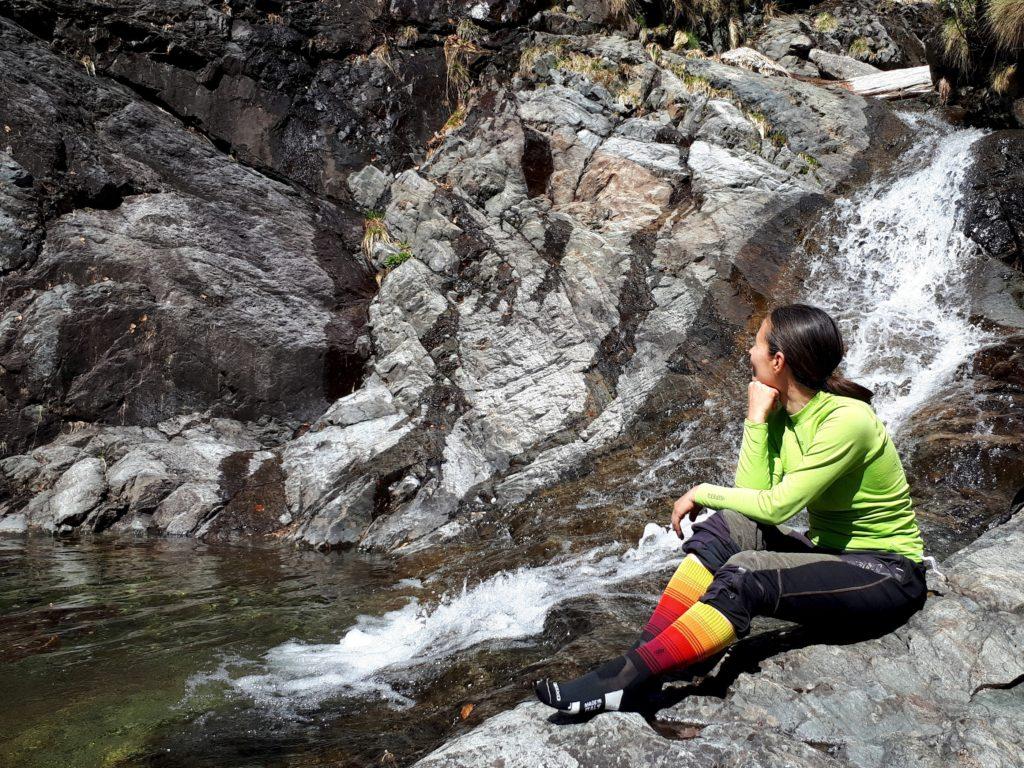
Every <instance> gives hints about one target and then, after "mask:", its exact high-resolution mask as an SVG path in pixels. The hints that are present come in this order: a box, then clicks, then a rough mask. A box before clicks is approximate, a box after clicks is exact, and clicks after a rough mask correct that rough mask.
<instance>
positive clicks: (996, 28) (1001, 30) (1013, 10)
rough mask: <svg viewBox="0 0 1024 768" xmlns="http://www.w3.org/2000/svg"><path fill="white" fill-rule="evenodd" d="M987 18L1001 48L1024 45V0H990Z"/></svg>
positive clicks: (1013, 47)
mask: <svg viewBox="0 0 1024 768" xmlns="http://www.w3.org/2000/svg"><path fill="white" fill-rule="evenodd" d="M985 19H986V21H987V22H988V26H989V29H991V30H992V36H993V37H994V38H995V39H996V43H998V45H999V47H1000V48H1002V49H1004V50H1007V51H1013V50H1017V49H1019V48H1022V47H1024V0H988V5H987V6H986V8H985Z"/></svg>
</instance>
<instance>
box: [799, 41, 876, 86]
mask: <svg viewBox="0 0 1024 768" xmlns="http://www.w3.org/2000/svg"><path fill="white" fill-rule="evenodd" d="M807 58H809V59H810V60H811V61H813V62H814V63H815V65H817V67H818V71H819V72H821V74H823V75H825V76H826V77H834V78H835V79H836V80H849V79H850V78H851V77H862V76H864V75H874V74H877V73H878V72H881V70H880V69H878V67H873V66H871V65H870V64H865V63H864V62H863V61H858V60H857V59H854V58H852V57H850V56H843V55H841V54H838V53H829V52H828V51H823V50H821V49H820V48H812V49H811V52H810V53H809V54H808V56H807Z"/></svg>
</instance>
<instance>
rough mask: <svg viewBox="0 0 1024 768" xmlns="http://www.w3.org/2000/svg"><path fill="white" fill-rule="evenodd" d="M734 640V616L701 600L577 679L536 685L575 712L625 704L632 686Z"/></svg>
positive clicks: (547, 698)
mask: <svg viewBox="0 0 1024 768" xmlns="http://www.w3.org/2000/svg"><path fill="white" fill-rule="evenodd" d="M734 640H736V633H735V631H734V630H733V626H732V624H731V623H730V622H729V619H727V618H726V617H725V616H724V615H722V614H721V613H719V612H718V610H717V609H715V608H712V607H711V606H710V605H708V604H707V603H701V602H697V603H694V604H693V605H692V606H691V607H690V610H688V611H687V612H686V613H684V614H683V615H682V616H680V617H679V618H678V619H676V620H675V621H673V622H672V623H671V624H670V625H669V626H668V627H667V628H666V629H665V631H664V632H662V633H661V634H659V635H658V636H657V637H656V638H654V639H653V640H651V641H650V642H647V643H644V644H643V645H641V646H640V647H639V648H637V649H635V650H632V651H627V652H626V653H625V655H623V656H619V657H618V658H615V659H612V660H611V661H608V662H605V663H604V664H602V665H601V666H600V667H598V668H597V669H595V670H593V671H592V672H588V673H587V674H585V675H583V677H579V678H576V679H575V680H567V681H556V680H551V679H549V678H544V679H542V680H537V681H536V682H535V683H534V686H533V689H534V691H535V692H536V694H537V698H539V699H540V700H541V701H543V702H544V703H545V704H547V705H548V706H551V707H555V708H556V709H561V710H566V711H568V712H571V713H580V712H600V711H602V710H606V709H611V710H615V709H620V708H621V706H622V702H623V696H624V694H625V693H626V690H627V689H630V688H635V687H636V686H639V685H640V684H641V683H643V682H644V681H645V680H647V679H648V678H650V677H651V676H652V675H655V674H658V673H659V672H664V671H666V670H668V669H672V668H674V667H680V666H685V665H687V664H693V663H694V662H696V661H700V660H701V659H706V658H707V657H708V656H711V655H712V654H714V653H717V652H718V651H721V650H724V649H725V648H727V647H728V646H729V645H730V644H731V643H732V642H733V641H734Z"/></svg>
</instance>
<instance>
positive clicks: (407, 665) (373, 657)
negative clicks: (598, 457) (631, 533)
mask: <svg viewBox="0 0 1024 768" xmlns="http://www.w3.org/2000/svg"><path fill="white" fill-rule="evenodd" d="M683 532H684V535H685V537H689V536H690V534H691V533H692V527H691V525H690V524H689V522H688V521H685V520H684V521H683ZM681 547H682V540H681V539H679V538H678V537H677V536H676V535H675V534H674V533H673V532H672V531H671V530H670V529H668V528H664V527H662V526H659V525H657V524H654V523H649V524H648V525H647V527H646V528H645V529H644V534H643V537H642V538H641V539H640V542H639V543H638V544H637V546H636V547H633V548H631V549H629V550H627V551H625V552H619V553H615V552H614V550H615V549H616V548H617V549H620V550H621V545H618V546H617V545H610V546H604V547H598V548H595V549H593V550H590V551H589V552H586V553H584V554H582V555H577V556H573V557H568V558H565V559H563V560H560V561H556V562H552V563H549V564H547V565H543V566H539V567H537V568H520V569H518V570H516V571H508V572H501V573H498V574H495V575H494V576H491V577H490V578H488V579H485V580H483V581H482V582H480V583H479V584H477V585H476V586H474V587H468V586H464V587H463V589H462V591H461V593H459V594H457V595H452V596H448V597H446V598H444V599H442V600H441V601H440V602H439V603H438V604H436V605H433V606H424V605H421V604H419V602H417V601H415V600H412V601H410V602H409V603H408V604H406V605H405V606H404V607H403V608H401V609H400V610H397V611H392V612H390V613H386V614H384V615H383V616H379V617H374V616H361V617H360V618H359V619H358V620H357V622H356V624H355V626H353V627H350V628H349V629H348V630H347V631H346V632H345V633H344V634H343V636H342V637H341V639H340V640H339V641H338V642H337V643H324V644H309V643H303V642H299V641H292V642H287V643H284V644H282V645H279V646H277V647H276V648H272V649H271V650H270V651H268V652H267V654H266V656H265V657H264V667H265V671H264V672H262V673H260V674H255V675H248V676H245V677H239V678H236V679H230V678H229V682H230V684H231V685H232V686H233V687H234V688H236V689H237V690H238V691H240V692H241V693H243V694H245V695H247V696H249V697H251V698H253V699H254V700H255V701H256V702H257V703H258V704H261V705H264V706H267V707H269V708H274V709H279V710H283V711H295V710H297V709H304V708H308V707H312V706H315V705H317V704H318V703H320V702H322V701H325V700H326V699H329V698H331V697H334V696H337V695H339V694H349V695H352V694H356V695H373V696H382V697H384V698H385V699H388V700H390V701H392V702H393V703H395V704H396V705H399V706H402V705H409V704H412V703H413V702H411V701H410V700H408V699H407V698H406V697H404V696H401V695H400V694H398V693H397V692H396V691H394V689H393V688H392V687H391V686H390V685H389V683H388V681H387V678H389V677H390V678H392V679H394V676H395V675H396V674H408V673H409V672H411V671H412V670H411V668H413V667H416V666H420V665H424V664H427V663H429V662H433V661H437V660H440V659H444V658H446V657H448V656H451V655H452V654H454V653H457V652H459V651H463V650H466V649H468V648H471V647H472V646H474V645H477V644H479V643H486V642H492V641H508V640H515V639H518V638H523V637H529V636H530V635H535V634H538V633H540V632H541V631H542V630H543V629H544V620H545V619H546V618H547V615H548V613H549V612H550V610H551V609H552V608H553V607H554V606H556V605H558V604H559V603H562V602H564V601H566V600H568V599H571V598H575V597H580V596H583V595H588V594H597V593H600V592H603V591H605V590H607V588H608V587H610V586H613V585H615V584H618V583H621V582H623V581H628V580H630V579H635V578H637V577H640V576H643V575H644V574H646V573H650V572H651V571H652V570H654V569H657V568H659V567H664V566H668V565H670V564H674V563H675V562H676V561H678V559H679V557H680V554H679V550H680V548H681ZM217 674H219V673H214V675H217ZM206 679H212V678H210V677H209V676H208V677H207V678H206ZM218 679H223V675H221V676H220V677H219V678H218ZM200 682H202V681H200Z"/></svg>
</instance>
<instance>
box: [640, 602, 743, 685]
mask: <svg viewBox="0 0 1024 768" xmlns="http://www.w3.org/2000/svg"><path fill="white" fill-rule="evenodd" d="M735 640H736V631H735V630H734V629H733V626H732V623H731V622H730V621H729V619H727V618H726V617H725V616H724V615H723V614H722V613H720V612H719V611H718V609H716V608H713V607H712V606H710V605H708V604H707V603H701V602H696V603H694V604H693V605H692V606H691V607H690V609H689V610H688V611H686V613H684V614H683V615H682V616H680V617H679V618H678V619H676V620H675V621H673V622H672V623H671V624H670V625H669V626H668V627H666V628H665V630H664V631H663V632H661V634H659V635H658V636H657V637H655V638H654V639H653V640H651V641H649V642H647V643H644V644H643V645H641V646H640V647H639V648H637V649H636V651H635V653H636V654H637V656H639V657H640V660H641V661H642V662H643V665H644V666H645V667H646V668H647V671H648V672H649V673H650V674H652V675H654V674H658V673H659V672H665V671H666V670H669V669H673V668H675V667H683V666H688V665H690V664H693V663H695V662H698V661H702V660H703V659H706V658H708V657H709V656H713V655H714V654H716V653H718V652H719V651H722V650H725V649H726V648H728V647H729V646H730V645H732V643H733V642H735Z"/></svg>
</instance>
